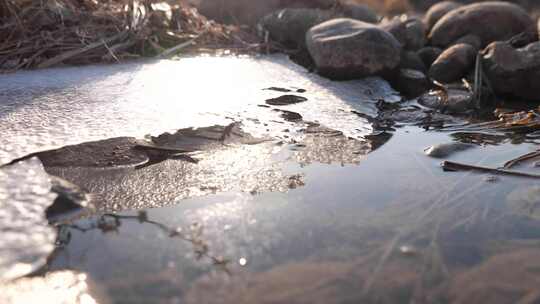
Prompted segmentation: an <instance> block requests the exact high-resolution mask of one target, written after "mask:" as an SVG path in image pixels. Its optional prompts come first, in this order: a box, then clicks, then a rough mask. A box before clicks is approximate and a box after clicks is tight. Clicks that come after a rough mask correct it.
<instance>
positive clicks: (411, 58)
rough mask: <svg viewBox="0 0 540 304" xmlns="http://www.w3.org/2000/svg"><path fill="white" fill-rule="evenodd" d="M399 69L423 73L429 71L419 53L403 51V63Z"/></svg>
mask: <svg viewBox="0 0 540 304" xmlns="http://www.w3.org/2000/svg"><path fill="white" fill-rule="evenodd" d="M399 67H400V68H401V69H411V70H418V71H421V72H426V71H427V68H426V65H425V64H424V61H422V58H420V56H419V55H418V53H416V52H413V51H403V52H402V53H401V63H400V64H399Z"/></svg>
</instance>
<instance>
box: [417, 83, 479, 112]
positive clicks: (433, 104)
mask: <svg viewBox="0 0 540 304" xmlns="http://www.w3.org/2000/svg"><path fill="white" fill-rule="evenodd" d="M418 103H419V104H421V105H423V106H425V107H428V108H432V109H435V110H439V111H441V112H444V113H451V114H463V113H467V112H469V111H470V110H472V109H474V104H473V94H472V93H471V92H469V91H467V90H464V89H461V88H448V89H446V90H443V89H437V90H432V91H430V92H427V93H425V94H423V95H422V96H420V97H419V98H418Z"/></svg>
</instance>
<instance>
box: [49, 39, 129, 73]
mask: <svg viewBox="0 0 540 304" xmlns="http://www.w3.org/2000/svg"><path fill="white" fill-rule="evenodd" d="M124 35H126V33H125V32H121V33H118V34H116V35H114V36H112V37H109V38H107V39H104V40H101V41H98V42H94V43H92V44H89V45H87V46H85V47H83V48H80V49H77V50H73V51H69V52H65V53H62V54H60V55H58V56H56V57H53V58H51V59H49V60H47V61H45V62H42V63H41V64H39V65H38V68H48V67H51V66H53V65H57V64H59V63H61V62H63V61H65V60H67V59H69V58H71V57H74V56H77V55H81V54H83V53H86V52H88V51H91V50H93V49H95V48H97V47H100V46H103V45H106V44H107V43H111V42H115V41H116V40H118V39H120V38H122V36H124Z"/></svg>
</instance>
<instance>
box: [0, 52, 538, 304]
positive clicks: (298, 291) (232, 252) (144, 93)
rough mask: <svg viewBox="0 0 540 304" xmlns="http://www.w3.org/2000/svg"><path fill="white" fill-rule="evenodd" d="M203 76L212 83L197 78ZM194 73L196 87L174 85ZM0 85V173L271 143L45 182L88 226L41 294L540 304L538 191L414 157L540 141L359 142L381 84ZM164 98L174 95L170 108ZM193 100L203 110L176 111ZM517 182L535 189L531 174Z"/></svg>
mask: <svg viewBox="0 0 540 304" xmlns="http://www.w3.org/2000/svg"><path fill="white" fill-rule="evenodd" d="M207 64H208V65H207ZM207 66H211V69H210V70H211V71H212V73H210V74H208V73H206V74H202V72H201V71H203V70H205V71H208V69H207V68H206V67H207ZM203 67H204V68H203ZM190 69H191V70H194V71H198V72H199V73H201V74H200V75H199V74H197V73H195V74H191V73H189V74H188V73H184V72H183V71H185V70H190ZM233 70H234V71H235V73H233V72H232V71H233ZM81 71H85V72H84V73H82V72H81ZM72 72H73V73H72ZM173 75H174V76H173ZM226 76H229V77H226ZM2 77H4V79H3V81H2V82H1V83H2V86H4V90H3V91H4V92H7V93H4V96H10V98H9V99H10V100H12V103H10V104H9V105H6V102H3V104H4V105H3V107H4V108H2V111H0V113H3V114H0V115H4V117H7V118H8V119H7V120H6V119H2V120H1V123H0V125H1V126H2V128H3V129H4V130H6V132H7V134H8V135H9V136H7V137H4V138H2V139H1V140H2V141H3V144H2V145H1V148H0V149H2V150H1V151H2V152H1V153H0V155H1V157H2V158H1V159H2V162H4V163H6V162H9V161H11V160H12V159H14V158H17V157H21V156H24V155H26V154H29V153H33V152H36V151H39V150H44V149H49V148H56V147H62V146H64V145H67V144H77V143H82V142H87V141H91V140H98V139H106V138H111V137H115V136H137V137H142V136H144V135H145V134H148V133H150V134H153V135H157V134H160V133H162V132H165V131H173V130H176V129H179V128H183V127H191V126H209V125H213V124H222V125H224V124H228V123H230V122H231V120H234V121H241V122H242V123H243V126H244V130H245V131H246V132H248V133H251V134H254V135H257V136H260V137H267V138H270V139H271V140H268V141H264V142H260V143H257V144H253V145H237V144H231V145H224V146H220V147H218V148H215V149H209V150H204V151H201V152H200V153H197V154H195V155H194V157H196V158H198V159H199V160H200V161H199V163H197V164H193V163H188V162H183V161H178V160H172V159H171V160H165V161H163V162H160V163H158V164H155V165H152V166H148V167H145V168H142V169H137V170H136V169H133V168H114V169H103V168H66V167H46V170H47V172H49V173H50V174H54V175H58V176H61V177H63V178H65V179H67V180H70V181H72V182H73V183H75V184H77V185H80V186H82V187H83V188H85V189H87V190H88V191H89V192H91V193H92V195H93V198H94V199H95V201H94V203H95V207H96V210H95V211H91V212H90V215H88V216H85V217H83V218H79V219H77V220H75V221H73V222H68V223H64V224H60V225H57V229H58V236H59V237H58V240H57V241H58V246H57V248H56V250H55V251H54V252H53V253H52V254H51V255H50V256H49V258H48V262H47V264H46V266H44V267H43V268H42V269H41V270H40V271H39V272H38V277H39V275H43V274H46V273H52V274H55V273H59V271H65V270H69V271H72V272H73V273H76V274H80V273H84V274H86V275H87V276H88V278H89V279H90V280H91V281H93V282H94V285H95V286H94V290H92V289H90V290H89V291H85V292H88V293H89V294H90V295H91V296H92V297H93V299H95V300H96V301H97V302H98V303H101V302H103V303H150V302H151V303H358V302H365V303H411V302H416V303H434V302H435V303H471V302H490V303H511V302H518V301H533V302H534V300H535V299H538V297H539V296H538V294H540V290H539V289H538V286H540V285H539V283H540V273H539V272H538V269H540V268H539V267H540V264H539V263H538V261H539V260H540V259H538V258H539V257H540V242H539V238H540V222H538V218H539V217H538V214H539V213H538V211H537V210H536V209H535V208H536V203H539V204H540V191H539V190H538V187H539V186H540V185H539V183H538V180H531V179H525V178H515V177H508V176H495V177H494V176H491V175H489V174H478V173H474V172H443V170H442V169H441V167H440V165H439V164H440V162H441V161H442V160H444V159H435V158H430V157H427V156H426V155H425V154H424V152H423V150H424V148H426V147H428V146H431V145H434V144H439V143H448V142H452V141H462V142H473V143H476V144H477V146H476V147H474V148H472V149H467V150H464V151H459V152H457V153H455V154H451V155H450V156H448V157H447V158H445V159H449V160H453V161H460V162H466V163H469V164H477V165H484V166H490V167H498V166H501V165H502V164H503V163H504V162H505V161H506V160H508V159H511V158H513V157H516V156H519V155H521V154H524V153H526V152H530V151H533V150H535V149H537V148H538V143H539V142H538V138H535V136H532V135H530V136H527V135H511V136H510V135H509V134H497V135H496V136H495V135H493V134H489V135H484V136H481V135H482V134H478V133H467V132H463V131H459V132H458V131H455V132H443V131H425V130H424V129H421V128H418V127H415V126H413V125H407V124H406V125H405V126H403V127H399V128H397V129H396V130H394V131H390V133H383V134H391V135H392V136H389V135H386V136H384V138H383V139H379V140H377V141H373V140H371V141H370V140H369V138H370V137H366V135H367V134H369V133H371V132H372V131H374V130H373V129H374V126H373V125H372V124H371V123H370V122H369V119H368V118H367V117H369V116H371V117H374V116H375V115H376V111H377V109H376V107H375V105H374V104H375V102H376V101H377V100H378V99H383V100H386V101H388V102H396V101H397V100H398V99H399V98H398V97H397V96H396V95H395V93H394V92H393V91H392V90H390V89H389V88H388V87H387V85H386V84H385V83H384V82H383V81H381V80H377V79H370V80H367V81H353V82H337V83H334V82H329V81H326V80H323V79H320V78H318V77H317V76H314V75H310V74H307V73H306V72H304V71H303V70H302V69H301V68H298V67H296V66H294V65H292V64H290V63H288V62H287V61H286V59H284V58H282V57H273V58H262V59H257V60H254V59H249V58H203V59H184V60H180V61H178V62H158V63H147V64H143V65H140V64H131V65H126V66H119V67H89V68H82V69H81V68H77V69H68V70H62V69H58V70H49V71H41V72H28V73H20V74H15V75H8V76H2ZM127 78H129V79H130V80H129V81H127V80H126V79H127ZM6 80H9V81H6ZM203 80H205V81H203ZM126 81H127V82H126ZM171 83H180V84H183V85H184V88H185V89H182V88H181V86H180V85H178V88H176V89H175V90H171V89H170V88H171ZM28 87H29V88H31V89H30V90H29V91H27V88H28ZM267 87H282V88H302V89H306V90H307V92H306V93H294V92H293V93H291V94H296V95H301V96H305V97H307V98H308V101H307V102H305V103H300V104H297V105H291V106H283V107H279V108H282V109H287V110H292V111H295V112H298V113H299V114H301V115H302V116H303V118H304V120H305V121H312V122H313V121H318V122H319V123H321V124H322V125H324V126H326V127H329V128H332V129H335V130H338V131H341V132H343V133H344V134H345V136H327V135H324V134H323V135H321V134H319V133H310V132H306V131H305V130H304V131H302V130H303V129H305V128H306V125H305V124H304V123H298V122H286V121H284V120H283V119H281V118H280V117H279V115H278V114H279V113H278V112H274V111H271V109H269V108H264V107H258V106H257V105H260V104H263V103H264V100H265V99H267V98H272V97H276V96H279V95H283V94H282V93H279V92H275V91H267V90H262V89H264V88H267ZM79 88H82V89H79ZM166 89H168V90H169V91H166ZM42 90H43V92H48V93H47V94H45V95H41V93H40V92H42ZM71 91H73V94H71V93H70V94H66V92H71ZM368 91H369V92H368ZM23 92H32V93H31V94H30V93H24V94H23ZM287 94H288V93H287ZM44 96H45V97H44ZM47 96H48V97H47ZM188 97H189V98H190V100H197V102H188V101H185V102H184V101H182V99H184V98H188ZM5 100H7V99H5ZM19 101H20V102H19ZM162 103H164V104H162ZM0 106H2V105H0ZM45 109H48V110H47V111H44V110H45ZM351 110H354V111H357V112H360V113H363V114H366V115H367V116H363V115H362V116H358V115H356V114H353V113H351ZM28 113H30V114H28ZM29 115H30V116H29ZM228 116H230V117H231V118H232V119H228V118H227V117H228ZM32 118H35V119H32ZM255 122H257V123H255ZM57 123H58V124H57ZM56 125H57V126H58V127H57V126H56ZM26 126H27V127H26ZM38 127H39V128H41V129H39V128H38ZM36 128H38V129H39V130H41V131H39V132H38V133H35V132H34V131H35V130H36ZM284 129H289V130H288V131H286V132H285V131H284ZM375 131H377V130H375ZM347 136H350V137H351V138H347ZM495 139H496V140H495ZM6 147H9V148H10V149H7V148H6ZM518 169H519V170H522V171H527V172H533V173H538V169H537V168H535V167H533V164H532V162H531V163H526V164H524V165H522V166H520V167H518ZM531 299H532V300H531ZM525 303H532V302H525Z"/></svg>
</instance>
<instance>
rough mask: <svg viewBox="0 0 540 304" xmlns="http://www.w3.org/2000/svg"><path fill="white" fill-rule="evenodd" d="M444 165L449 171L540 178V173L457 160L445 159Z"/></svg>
mask: <svg viewBox="0 0 540 304" xmlns="http://www.w3.org/2000/svg"><path fill="white" fill-rule="evenodd" d="M442 167H443V169H444V170H448V171H478V172H485V173H493V174H500V175H510V176H516V177H526V178H538V179H540V175H537V174H532V173H526V172H519V171H510V170H506V169H496V168H489V167H482V166H474V165H468V164H462V163H457V162H452V161H444V162H443V163H442Z"/></svg>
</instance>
